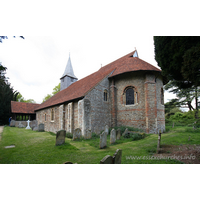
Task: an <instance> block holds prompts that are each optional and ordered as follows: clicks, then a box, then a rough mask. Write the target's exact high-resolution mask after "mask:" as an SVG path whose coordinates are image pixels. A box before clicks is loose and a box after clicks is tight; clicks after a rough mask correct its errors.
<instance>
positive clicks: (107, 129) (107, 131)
mask: <svg viewBox="0 0 200 200" xmlns="http://www.w3.org/2000/svg"><path fill="white" fill-rule="evenodd" d="M104 132H105V133H106V134H107V135H108V133H109V126H108V125H106V126H105V129H104Z"/></svg>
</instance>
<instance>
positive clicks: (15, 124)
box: [10, 120, 37, 128]
mask: <svg viewBox="0 0 200 200" xmlns="http://www.w3.org/2000/svg"><path fill="white" fill-rule="evenodd" d="M19 124H22V125H23V126H24V127H27V125H28V123H27V121H15V120H12V121H11V123H10V126H11V127H19ZM29 126H30V127H31V128H32V127H35V126H37V120H33V121H31V122H30V123H29Z"/></svg>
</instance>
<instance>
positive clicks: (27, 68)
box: [0, 0, 196, 103]
mask: <svg viewBox="0 0 200 200" xmlns="http://www.w3.org/2000/svg"><path fill="white" fill-rule="evenodd" d="M154 2H156V5H157V6H158V7H159V6H160V7H162V8H165V10H160V9H158V8H157V7H154V6H152V5H153V3H154ZM172 2H173V6H170V5H171V4H170V3H172ZM20 5H23V7H22V6H20ZM3 6H7V7H9V10H6V12H5V10H4V9H2V16H5V19H6V20H2V22H1V27H2V30H3V31H2V34H1V35H8V36H9V35H11V36H9V39H7V40H4V41H3V43H0V62H1V63H2V64H3V65H4V66H5V67H7V76H8V77H9V82H10V83H11V85H12V86H13V88H14V90H17V91H19V92H20V93H21V94H22V96H23V97H24V98H25V99H34V100H35V101H36V102H37V103H41V102H42V100H43V98H44V97H45V96H46V95H47V94H51V93H52V91H53V88H54V87H55V86H56V85H58V83H59V82H60V78H61V76H62V74H63V73H64V70H65V67H66V64H67V61H68V58H69V54H70V57H71V62H72V66H73V69H74V74H75V76H76V77H77V78H78V79H79V80H80V79H81V78H83V77H85V76H87V75H89V74H91V73H93V72H95V71H97V70H98V69H99V68H100V67H101V66H105V65H106V64H109V63H110V62H112V61H114V60H116V59H118V58H120V57H122V56H124V55H126V54H128V53H130V52H132V51H134V50H135V48H136V49H137V51H138V54H139V58H141V59H142V60H145V61H146V62H148V63H150V64H152V65H154V66H156V67H158V66H157V62H156V61H155V59H154V57H155V55H154V42H153V36H154V35H187V34H189V35H190V33H191V32H190V31H188V30H191V29H187V31H186V29H185V27H186V25H185V24H187V22H190V25H188V26H190V27H192V25H193V24H192V23H191V21H190V19H189V18H188V17H186V16H185V12H186V11H187V9H189V8H190V6H188V4H187V3H186V2H185V1H183V2H182V8H181V9H179V15H177V9H178V8H179V3H178V2H176V1H168V3H164V2H162V4H161V3H159V1H151V2H149V1H140V2H135V1H129V0H124V1H123V2H122V1H117V0H116V1H108V0H107V1H103V0H102V1H89V0H86V1H59V0H58V1H56V3H55V1H48V3H47V1H42V0H40V1H39V3H38V2H37V1H34V2H32V1H31V2H29V3H27V1H23V0H21V1H19V2H17V3H16V2H15V1H12V6H10V1H6V2H3ZM16 7H17V8H18V9H15V8H16ZM150 7H151V9H150ZM25 8H26V9H25ZM195 9H196V8H193V10H195ZM169 11H170V14H169ZM10 15H12V16H13V17H10ZM193 15H194V16H193V17H195V15H196V14H195V12H194V14H193ZM160 16H164V17H162V20H161V18H160ZM180 17H181V19H182V20H180ZM177 23H178V24H179V27H178V29H177ZM190 27H189V28H190ZM182 30H184V32H182ZM184 33H185V34H184ZM12 35H16V36H17V35H23V36H24V37H25V39H24V40H23V39H21V38H12ZM174 97H175V95H172V94H169V93H166V92H165V102H167V101H168V100H169V99H171V98H174Z"/></svg>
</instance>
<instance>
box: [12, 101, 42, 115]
mask: <svg viewBox="0 0 200 200" xmlns="http://www.w3.org/2000/svg"><path fill="white" fill-rule="evenodd" d="M39 105H40V104H36V103H25V102H18V101H11V112H12V113H23V114H35V111H34V110H35V109H36V107H38V106H39Z"/></svg>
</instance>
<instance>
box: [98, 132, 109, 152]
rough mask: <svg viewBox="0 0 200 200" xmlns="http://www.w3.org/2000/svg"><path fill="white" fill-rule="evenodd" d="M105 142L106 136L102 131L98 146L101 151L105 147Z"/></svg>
mask: <svg viewBox="0 0 200 200" xmlns="http://www.w3.org/2000/svg"><path fill="white" fill-rule="evenodd" d="M106 142H107V134H106V132H105V131H104V132H103V133H102V134H101V135H100V145H99V148H100V149H103V148H105V147H106Z"/></svg>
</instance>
